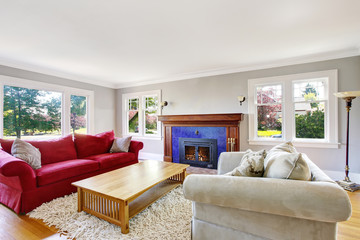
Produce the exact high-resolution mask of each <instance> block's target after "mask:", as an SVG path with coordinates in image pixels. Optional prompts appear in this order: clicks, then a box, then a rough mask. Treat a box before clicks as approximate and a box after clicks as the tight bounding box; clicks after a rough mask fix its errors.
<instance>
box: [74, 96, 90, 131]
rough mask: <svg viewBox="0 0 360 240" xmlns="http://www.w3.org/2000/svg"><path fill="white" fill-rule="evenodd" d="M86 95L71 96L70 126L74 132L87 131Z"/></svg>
mask: <svg viewBox="0 0 360 240" xmlns="http://www.w3.org/2000/svg"><path fill="white" fill-rule="evenodd" d="M86 103H87V98H86V96H77V95H71V96H70V104H71V105H70V126H71V132H72V133H75V132H76V133H82V134H86V133H87V124H86V122H87V121H86V120H87V115H86V112H87V110H86V106H87V104H86Z"/></svg>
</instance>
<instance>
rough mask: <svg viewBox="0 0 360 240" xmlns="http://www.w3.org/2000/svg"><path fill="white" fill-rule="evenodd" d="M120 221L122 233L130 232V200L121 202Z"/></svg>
mask: <svg viewBox="0 0 360 240" xmlns="http://www.w3.org/2000/svg"><path fill="white" fill-rule="evenodd" d="M120 222H121V233H124V234H126V233H129V203H128V201H121V202H120Z"/></svg>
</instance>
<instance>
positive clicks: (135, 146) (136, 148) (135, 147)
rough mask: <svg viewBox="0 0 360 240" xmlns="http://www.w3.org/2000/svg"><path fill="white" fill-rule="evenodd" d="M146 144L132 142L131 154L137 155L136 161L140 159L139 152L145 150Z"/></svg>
mask: <svg viewBox="0 0 360 240" xmlns="http://www.w3.org/2000/svg"><path fill="white" fill-rule="evenodd" d="M143 147H144V144H143V143H142V142H139V141H131V143H130V147H129V152H132V153H135V155H136V159H138V157H139V151H140V150H141V149H143Z"/></svg>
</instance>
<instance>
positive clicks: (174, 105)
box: [116, 56, 360, 173]
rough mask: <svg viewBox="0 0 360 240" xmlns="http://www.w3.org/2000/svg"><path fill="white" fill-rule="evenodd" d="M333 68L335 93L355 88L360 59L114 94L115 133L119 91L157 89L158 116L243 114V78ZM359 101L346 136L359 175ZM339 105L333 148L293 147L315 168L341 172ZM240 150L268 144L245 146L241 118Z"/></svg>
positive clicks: (155, 148) (156, 148)
mask: <svg viewBox="0 0 360 240" xmlns="http://www.w3.org/2000/svg"><path fill="white" fill-rule="evenodd" d="M330 69H338V71H339V76H338V79H339V86H338V90H339V91H349V90H350V91H351V90H353V91H355V90H360V57H359V56H357V57H350V58H343V59H336V60H329V61H323V62H314V63H306V64H298V65H292V66H285V67H278V68H272V69H264V70H256V71H248V72H242V73H234V74H226V75H220V76H213V77H204V78H196V79H189V80H182V81H175V82H168V83H161V84H152V85H146V86H141V87H131V88H124V89H119V90H117V93H116V95H117V96H116V102H117V115H116V118H117V121H116V122H117V124H118V125H117V134H118V135H121V120H122V119H121V95H122V93H129V92H140V91H148V90H156V89H161V90H162V99H163V100H167V101H168V102H169V105H168V106H167V107H165V108H164V110H163V114H164V115H170V114H205V113H247V112H248V109H247V102H245V104H243V106H239V103H238V101H237V96H238V95H245V96H246V95H247V91H248V89H247V82H248V79H252V78H261V77H271V76H279V75H288V74H297V73H305V72H314V71H322V70H330ZM359 119H360V98H357V99H355V100H354V101H353V107H352V110H351V119H350V121H351V122H350V124H351V135H350V153H349V154H350V172H353V173H360V159H359V158H360V125H359V124H358V122H359ZM345 124H346V111H345V103H344V101H343V100H339V142H340V143H341V146H340V148H339V149H321V148H298V150H299V151H301V152H305V153H306V154H307V155H308V156H309V157H310V158H311V159H312V160H313V161H314V162H315V163H316V164H317V165H318V166H319V167H320V168H322V169H324V170H332V171H343V169H344V164H345V141H346V131H345ZM240 136H241V137H240V149H241V150H246V149H248V148H251V149H261V148H267V149H268V148H269V147H268V146H254V145H251V146H250V145H249V144H248V142H247V139H248V121H247V117H245V120H244V121H243V122H242V123H241V124H240ZM142 141H143V142H144V145H145V147H144V149H143V151H144V152H148V153H157V154H163V142H162V141H159V140H147V139H143V140H142Z"/></svg>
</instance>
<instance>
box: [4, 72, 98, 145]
mask: <svg viewBox="0 0 360 240" xmlns="http://www.w3.org/2000/svg"><path fill="white" fill-rule="evenodd" d="M4 85H7V86H14V87H22V88H30V89H36V90H41V91H51V92H58V93H61V94H62V99H61V135H62V136H65V135H68V134H71V126H70V106H71V103H70V96H71V95H76V96H84V97H86V99H87V102H86V111H87V112H86V113H87V115H88V116H87V121H86V125H87V126H86V127H87V133H88V134H94V126H95V124H94V116H95V115H94V92H93V91H90V90H84V89H79V88H72V87H66V86H62V85H57V84H50V83H43V82H37V81H32V80H27V79H23V78H15V77H8V76H3V75H0V88H1V89H0V99H1V104H0V137H1V138H3V137H4V136H3V134H4V132H3V130H4V117H3V113H4V111H3V110H4Z"/></svg>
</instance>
